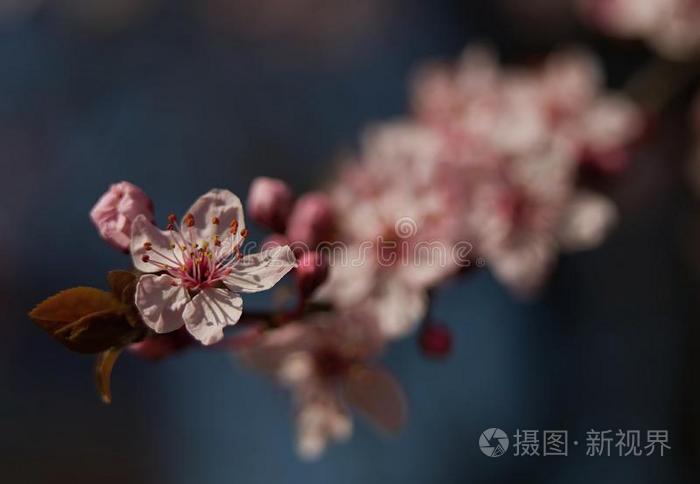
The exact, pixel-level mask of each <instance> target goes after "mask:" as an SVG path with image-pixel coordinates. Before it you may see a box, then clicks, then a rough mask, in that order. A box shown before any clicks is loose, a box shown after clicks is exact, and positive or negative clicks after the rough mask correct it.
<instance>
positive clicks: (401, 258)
mask: <svg viewBox="0 0 700 484" xmlns="http://www.w3.org/2000/svg"><path fill="white" fill-rule="evenodd" d="M411 102H412V105H413V113H412V114H411V115H410V116H408V117H406V118H405V119H400V120H395V121H391V122H387V123H384V124H380V125H377V126H375V127H373V128H372V129H370V130H368V131H367V132H366V134H365V135H364V137H363V138H362V141H361V146H360V149H359V151H358V153H357V155H356V157H355V159H352V160H349V161H348V162H347V163H345V164H344V165H343V166H342V168H341V169H340V171H339V173H338V176H337V178H336V179H335V180H334V181H332V182H331V183H330V184H329V185H328V187H327V189H326V190H324V191H317V192H309V193H305V194H303V195H301V196H300V197H298V198H296V197H295V195H294V194H293V192H292V190H291V188H290V187H289V186H288V185H287V184H286V183H285V182H284V181H282V180H277V179H273V178H267V177H261V178H258V179H256V180H254V181H253V183H252V184H251V187H250V190H249V194H248V203H247V206H248V214H249V216H250V218H252V219H253V220H254V221H255V222H256V223H258V224H260V225H261V226H263V227H265V228H267V229H268V230H269V231H270V235H269V236H268V239H267V241H266V242H265V243H264V244H263V250H262V252H259V253H254V254H247V253H246V252H247V250H246V246H247V244H244V242H245V241H246V240H247V238H248V236H249V234H248V230H247V229H246V227H245V217H244V213H243V206H242V204H241V202H240V200H239V199H238V197H237V196H236V195H234V194H233V193H231V192H229V191H228V190H211V191H209V192H208V193H206V194H204V195H203V196H201V197H200V198H199V199H198V200H197V201H196V202H195V203H194V204H193V205H192V206H191V207H190V209H189V210H187V211H186V212H185V215H184V216H183V217H182V218H180V219H178V218H177V217H176V216H175V215H170V216H168V217H167V223H166V224H165V225H164V228H158V227H157V226H156V225H154V220H155V216H154V212H153V204H152V203H151V201H150V199H149V198H148V196H147V195H146V194H145V193H144V192H143V191H142V190H140V189H139V188H137V187H135V186H134V185H132V184H130V183H127V182H122V183H119V184H116V185H113V186H112V187H110V189H109V191H108V192H107V193H106V194H105V195H104V196H103V197H102V198H101V199H100V200H99V201H98V202H97V204H96V205H95V208H93V210H92V212H91V218H92V220H93V222H94V224H95V225H96V227H97V229H98V232H99V234H100V236H101V237H102V238H103V239H104V240H105V241H107V242H108V243H109V244H111V245H112V246H114V247H115V248H117V249H118V250H120V251H123V252H127V253H129V255H130V258H131V262H132V265H133V270H130V271H113V272H111V273H110V274H109V277H108V279H109V283H110V287H111V290H112V291H111V293H108V292H105V291H100V290H98V289H93V288H74V289H71V290H68V291H63V292H61V293H59V294H57V295H55V296H53V297H51V298H49V299H47V300H46V301H44V302H43V303H41V304H40V305H38V306H37V307H36V308H35V309H34V311H32V313H31V316H32V318H33V319H34V320H35V321H36V322H37V323H38V324H39V325H40V326H41V327H42V328H43V329H45V330H46V331H48V332H50V333H51V334H52V335H53V336H54V337H56V338H57V339H59V341H61V342H62V343H64V344H65V345H66V346H68V347H69V348H71V349H74V350H76V351H81V352H85V353H97V354H99V357H98V364H97V375H98V384H99V388H100V391H101V393H102V397H103V399H104V400H105V401H109V400H110V398H111V397H110V394H109V375H110V373H111V369H112V366H113V364H114V361H115V360H116V358H117V356H118V355H119V353H120V352H121V351H122V349H124V348H128V349H130V350H131V352H132V354H136V355H139V356H142V357H144V358H147V359H151V360H156V359H160V358H163V357H166V356H169V355H171V354H173V353H175V352H178V351H180V350H182V349H184V348H186V347H189V346H191V345H193V344H195V343H197V342H199V343H201V344H202V345H205V346H206V345H214V344H216V345H217V346H218V347H220V348H224V349H228V350H231V351H232V352H233V353H234V354H235V355H236V356H237V357H238V358H240V360H242V361H243V362H244V363H245V364H246V365H247V366H248V367H250V368H252V369H254V370H257V371H259V372H261V373H263V374H265V375H267V376H269V377H270V378H272V379H273V380H275V381H276V382H278V383H280V384H281V385H283V386H285V387H287V388H288V389H289V390H290V392H291V394H292V396H293V402H294V406H295V415H296V425H297V448H298V450H299V453H300V455H301V456H303V457H306V458H314V457H317V456H318V455H320V454H321V452H322V451H323V450H324V449H325V448H326V446H327V444H328V443H329V442H332V441H340V440H344V439H346V438H347V437H349V436H350V434H351V432H352V427H353V425H352V417H351V413H350V412H351V409H352V410H355V411H357V412H359V413H360V414H361V415H363V416H365V417H366V418H367V419H368V420H369V421H370V422H372V423H374V424H375V425H376V426H377V427H378V428H379V429H381V430H383V431H385V432H388V433H395V432H397V431H398V430H399V429H400V428H401V426H402V424H403V423H404V421H405V414H406V411H405V399H404V397H403V393H402V391H401V389H400V386H399V385H398V383H397V382H396V381H395V380H394V378H393V377H391V376H390V375H389V373H388V372H387V371H386V370H384V369H382V368H381V367H380V366H379V364H378V363H377V360H378V358H379V356H380V355H381V352H382V350H383V349H384V348H385V346H386V345H387V343H390V342H392V341H393V340H395V339H397V338H400V337H403V336H406V335H408V334H410V333H412V332H414V331H415V330H416V329H417V328H418V326H419V325H420V324H421V323H424V324H423V329H422V331H421V333H420V337H419V343H420V346H421V348H422V349H423V351H424V352H425V354H426V355H428V356H431V357H442V356H445V355H446V354H447V353H448V352H449V351H450V348H451V347H452V344H453V342H452V339H451V334H450V331H449V329H448V326H447V325H445V324H442V323H436V322H435V321H434V320H432V316H431V315H430V311H429V310H430V300H431V295H432V294H433V293H434V291H436V290H437V289H438V288H439V286H440V284H442V283H443V282H444V281H446V280H447V279H448V278H450V277H454V276H456V275H459V274H465V273H468V272H469V271H468V269H472V268H475V267H481V266H484V265H486V266H488V267H489V268H490V270H491V271H492V272H493V274H494V275H495V277H496V278H497V279H499V280H500V281H502V282H503V283H504V284H505V285H507V286H508V287H509V288H510V289H512V291H513V292H514V293H516V294H518V295H531V294H533V293H534V292H535V291H536V290H537V289H539V288H540V287H541V286H542V284H543V283H544V281H545V279H546V276H547V275H548V273H549V272H550V270H551V269H552V267H553V265H554V263H555V262H556V258H557V255H558V253H559V251H560V250H577V249H588V248H592V247H595V246H596V245H598V244H599V243H600V242H601V241H602V240H603V238H604V237H605V235H606V234H607V232H608V230H609V228H610V227H611V225H612V224H613V222H614V221H615V219H616V209H615V207H614V205H613V203H612V202H611V201H610V200H608V199H607V198H605V197H604V196H603V195H602V194H599V193H596V192H594V191H592V190H590V189H587V188H585V187H584V184H583V182H582V179H581V177H580V176H579V175H580V173H581V172H582V171H586V170H587V171H592V172H593V173H596V174H598V175H610V174H615V173H617V172H619V171H620V170H622V169H624V168H625V166H626V164H627V161H628V148H629V146H630V145H631V144H632V143H633V142H634V141H635V140H636V138H637V137H638V136H639V134H640V132H641V130H642V125H643V120H642V117H641V114H640V112H639V110H638V108H637V107H636V106H635V105H634V104H633V103H632V102H631V101H629V100H627V99H625V98H624V97H622V96H620V95H615V94H610V93H608V92H606V91H604V88H603V84H602V74H601V71H600V68H599V66H598V65H597V63H596V62H595V60H594V59H593V58H592V57H591V55H589V54H587V53H585V52H582V51H577V50H572V51H566V52H561V53H557V54H554V55H552V56H551V57H549V58H547V59H546V60H545V61H544V62H543V63H542V65H541V66H539V67H537V68H535V69H520V70H507V69H503V68H502V67H501V66H500V65H499V64H498V62H497V61H496V59H495V57H494V56H493V55H492V54H491V53H489V52H488V51H486V50H484V49H471V50H468V51H467V52H465V53H464V55H463V56H462V58H461V60H460V61H459V62H458V63H457V64H456V65H455V66H447V65H431V66H427V67H426V68H424V69H423V70H421V71H420V72H419V73H418V74H417V76H416V78H415V82H414V85H413V91H412V98H411ZM289 272H292V274H293V276H294V280H295V281H296V288H297V291H296V295H297V303H296V304H294V305H291V306H293V307H291V308H288V307H286V306H289V305H286V306H285V307H284V308H280V309H279V310H276V311H271V312H263V313H248V314H246V313H244V312H243V308H242V299H241V294H244V293H252V292H258V291H263V290H267V289H270V288H272V287H273V286H275V285H276V284H277V283H278V282H279V281H280V280H281V279H282V278H283V277H284V276H285V275H286V274H287V273H289ZM239 320H240V321H241V322H244V323H245V327H244V328H243V329H241V330H239V331H235V332H232V331H229V333H228V337H227V335H226V334H225V332H224V330H225V329H226V328H227V327H229V326H232V325H234V324H236V323H237V322H239Z"/></svg>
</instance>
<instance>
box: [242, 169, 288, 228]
mask: <svg viewBox="0 0 700 484" xmlns="http://www.w3.org/2000/svg"><path fill="white" fill-rule="evenodd" d="M293 202H294V195H293V194H292V190H291V189H290V188H289V186H287V184H286V183H285V182H283V181H282V180H277V179H275V178H267V177H258V178H256V179H255V180H253V183H252V184H251V185H250V192H249V193H248V212H249V213H250V216H251V217H252V218H253V220H255V221H256V222H257V223H259V224H260V225H263V226H265V227H267V228H270V229H272V230H274V231H276V232H284V229H285V227H286V224H287V217H289V212H291V210H292V204H293Z"/></svg>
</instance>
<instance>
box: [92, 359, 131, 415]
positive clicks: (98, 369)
mask: <svg viewBox="0 0 700 484" xmlns="http://www.w3.org/2000/svg"><path fill="white" fill-rule="evenodd" d="M123 350H124V347H120V348H110V349H108V350H106V351H103V352H102V353H100V354H99V355H97V361H96V362H95V384H96V385H97V391H98V392H99V394H100V398H101V399H102V402H103V403H106V404H108V405H109V404H110V403H112V389H111V382H112V369H113V368H114V363H116V361H117V358H119V355H120V354H121V352H122V351H123Z"/></svg>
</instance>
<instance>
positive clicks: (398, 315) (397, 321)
mask: <svg viewBox="0 0 700 484" xmlns="http://www.w3.org/2000/svg"><path fill="white" fill-rule="evenodd" d="M373 304H374V308H375V312H376V315H377V320H378V321H379V326H380V329H381V331H382V333H383V334H384V336H386V337H387V338H390V339H394V338H398V337H401V336H404V335H406V334H408V333H410V332H411V331H413V330H414V329H415V328H416V326H417V325H418V323H419V322H420V319H421V318H422V317H423V316H425V312H426V310H427V308H428V305H427V296H426V293H425V291H423V290H421V289H415V288H413V287H411V286H408V285H407V284H404V283H403V282H401V281H400V280H397V279H395V278H391V279H387V280H385V281H383V283H382V285H381V288H380V290H379V292H378V295H377V296H376V299H374V300H373Z"/></svg>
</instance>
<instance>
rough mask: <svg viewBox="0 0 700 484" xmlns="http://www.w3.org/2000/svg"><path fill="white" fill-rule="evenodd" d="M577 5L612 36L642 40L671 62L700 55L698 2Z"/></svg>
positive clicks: (633, 0) (602, 0)
mask: <svg viewBox="0 0 700 484" xmlns="http://www.w3.org/2000/svg"><path fill="white" fill-rule="evenodd" d="M579 4H580V7H581V11H582V12H583V15H584V16H585V17H586V18H588V19H590V21H591V22H593V23H594V24H596V25H597V26H598V27H600V28H601V29H602V30H604V31H606V32H607V33H609V34H611V35H615V36H619V37H626V38H641V39H644V40H645V41H647V42H648V43H649V44H651V45H652V46H653V47H654V48H655V49H656V50H657V51H658V52H659V53H660V54H662V55H663V56H665V57H668V58H671V59H676V60H688V59H691V58H694V57H697V56H698V54H700V29H699V28H698V25H699V24H700V2H698V1H697V0H579Z"/></svg>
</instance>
